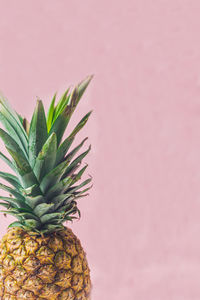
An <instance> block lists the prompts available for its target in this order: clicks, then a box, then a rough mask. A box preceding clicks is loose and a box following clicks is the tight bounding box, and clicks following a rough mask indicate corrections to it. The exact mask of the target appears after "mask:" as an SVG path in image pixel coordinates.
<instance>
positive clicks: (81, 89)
mask: <svg viewBox="0 0 200 300" xmlns="http://www.w3.org/2000/svg"><path fill="white" fill-rule="evenodd" d="M93 77H94V75H90V76H88V77H87V78H86V79H84V80H83V81H81V82H80V83H79V84H78V94H79V100H80V98H81V97H82V96H83V94H84V92H85V90H86V88H87V87H88V85H89V83H90V81H91V80H92V78H93Z"/></svg>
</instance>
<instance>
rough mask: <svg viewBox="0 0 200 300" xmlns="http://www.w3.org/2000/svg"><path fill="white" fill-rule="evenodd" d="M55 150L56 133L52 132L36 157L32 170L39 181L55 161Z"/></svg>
mask: <svg viewBox="0 0 200 300" xmlns="http://www.w3.org/2000/svg"><path fill="white" fill-rule="evenodd" d="M56 151H57V138H56V134H55V133H52V134H51V135H50V137H49V138H48V139H47V141H46V143H45V144H44V146H43V147H42V150H41V151H40V153H39V154H38V157H37V158H36V163H35V166H34V170H33V171H34V173H35V175H36V177H37V179H38V180H39V181H41V179H42V178H43V176H44V175H45V174H48V173H49V172H50V171H51V170H52V169H53V167H54V165H55V161H56Z"/></svg>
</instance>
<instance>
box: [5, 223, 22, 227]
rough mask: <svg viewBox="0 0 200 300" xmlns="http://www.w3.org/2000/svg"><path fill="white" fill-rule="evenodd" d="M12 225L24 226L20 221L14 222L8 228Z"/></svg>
mask: <svg viewBox="0 0 200 300" xmlns="http://www.w3.org/2000/svg"><path fill="white" fill-rule="evenodd" d="M12 227H23V225H22V224H21V223H20V222H13V223H11V224H10V225H9V226H8V228H12Z"/></svg>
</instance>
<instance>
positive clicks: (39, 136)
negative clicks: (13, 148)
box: [29, 100, 48, 167]
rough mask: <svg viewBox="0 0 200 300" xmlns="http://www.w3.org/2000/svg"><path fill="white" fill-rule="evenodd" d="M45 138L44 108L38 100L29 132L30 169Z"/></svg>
mask: <svg viewBox="0 0 200 300" xmlns="http://www.w3.org/2000/svg"><path fill="white" fill-rule="evenodd" d="M47 137H48V135H47V124H46V116H45V111H44V106H43V103H42V101H41V100H38V101H37V105H36V108H35V111H34V114H33V117H32V120H31V125H30V131H29V161H30V164H31V167H33V166H34V165H35V160H36V157H37V156H38V154H39V152H40V151H41V149H42V146H43V145H44V143H45V142H46V140H47Z"/></svg>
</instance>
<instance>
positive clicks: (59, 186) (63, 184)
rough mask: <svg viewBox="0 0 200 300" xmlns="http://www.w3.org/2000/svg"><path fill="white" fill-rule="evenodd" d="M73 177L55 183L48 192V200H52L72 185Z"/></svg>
mask: <svg viewBox="0 0 200 300" xmlns="http://www.w3.org/2000/svg"><path fill="white" fill-rule="evenodd" d="M72 181H73V179H72V178H71V177H67V178H64V179H63V180H61V181H60V182H58V183H56V184H55V185H53V186H52V187H51V188H50V189H49V191H48V192H47V194H46V199H47V201H52V200H51V199H53V197H55V196H57V195H60V194H62V193H64V192H65V191H66V190H67V188H69V186H70V185H71V183H72Z"/></svg>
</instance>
